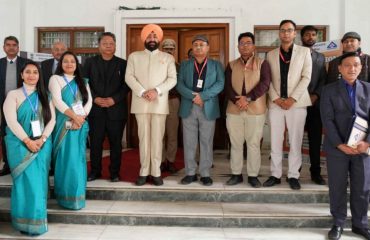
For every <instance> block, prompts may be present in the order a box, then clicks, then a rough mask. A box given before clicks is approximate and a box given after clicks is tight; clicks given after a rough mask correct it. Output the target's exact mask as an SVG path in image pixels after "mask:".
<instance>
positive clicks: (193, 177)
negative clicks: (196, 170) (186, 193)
mask: <svg viewBox="0 0 370 240" xmlns="http://www.w3.org/2000/svg"><path fill="white" fill-rule="evenodd" d="M196 181H198V178H197V175H186V176H185V177H184V178H183V179H181V184H183V185H187V184H190V183H192V182H196Z"/></svg>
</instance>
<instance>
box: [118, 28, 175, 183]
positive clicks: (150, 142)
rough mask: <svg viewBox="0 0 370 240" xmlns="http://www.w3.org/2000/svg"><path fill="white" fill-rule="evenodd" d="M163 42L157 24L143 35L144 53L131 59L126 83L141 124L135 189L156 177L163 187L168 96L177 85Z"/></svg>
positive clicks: (173, 62)
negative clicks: (162, 49)
mask: <svg viewBox="0 0 370 240" xmlns="http://www.w3.org/2000/svg"><path fill="white" fill-rule="evenodd" d="M162 38H163V31H162V29H161V28H160V27H159V26H158V25H155V24H148V25H146V26H145V27H144V28H143V30H142V31H141V40H142V41H143V43H144V46H145V50H144V51H137V52H134V53H132V54H130V56H129V57H128V62H127V68H126V78H125V79H126V83H127V85H128V86H129V87H130V88H131V89H132V102H131V113H134V114H135V117H136V120H137V124H138V135H139V142H140V143H139V148H140V164H141V168H140V176H139V178H138V179H137V181H136V185H138V186H142V185H144V184H145V183H146V180H147V177H148V176H149V175H151V176H152V177H153V183H154V185H156V186H159V185H162V184H163V180H162V178H161V170H160V165H161V160H162V145H163V141H162V140H163V135H164V131H165V123H166V115H167V114H168V92H169V90H170V89H171V88H173V87H174V86H175V85H176V67H175V59H174V58H173V56H171V55H170V54H168V53H164V52H161V51H159V50H158V47H159V43H160V41H161V40H162Z"/></svg>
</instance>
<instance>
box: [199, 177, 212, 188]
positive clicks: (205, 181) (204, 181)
mask: <svg viewBox="0 0 370 240" xmlns="http://www.w3.org/2000/svg"><path fill="white" fill-rule="evenodd" d="M200 181H201V182H202V184H203V185H204V186H211V185H212V184H213V181H212V178H210V177H201V178H200Z"/></svg>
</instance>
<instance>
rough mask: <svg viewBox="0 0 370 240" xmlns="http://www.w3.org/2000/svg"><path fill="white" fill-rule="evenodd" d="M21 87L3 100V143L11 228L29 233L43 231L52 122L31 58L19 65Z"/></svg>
mask: <svg viewBox="0 0 370 240" xmlns="http://www.w3.org/2000/svg"><path fill="white" fill-rule="evenodd" d="M20 75H21V76H20V79H22V80H23V84H22V83H19V84H18V85H21V86H22V85H23V86H22V87H20V88H18V89H16V90H13V91H10V92H9V93H8V95H7V97H6V99H5V102H4V108H3V109H4V116H5V119H6V122H7V128H6V136H5V144H6V151H7V154H8V156H9V166H10V169H11V176H12V179H13V186H12V193H11V218H12V225H13V227H14V228H15V229H17V230H19V231H21V232H22V233H25V234H29V235H38V234H42V233H45V232H47V230H48V226H47V194H48V173H49V167H50V160H51V151H52V143H51V138H49V135H50V134H51V132H52V131H53V128H54V125H55V112H54V106H53V103H52V102H51V101H49V98H48V95H47V92H46V89H45V87H44V82H43V80H42V77H41V74H40V69H39V67H38V66H37V64H36V63H35V62H27V63H26V64H25V66H23V67H22V69H21V72H20Z"/></svg>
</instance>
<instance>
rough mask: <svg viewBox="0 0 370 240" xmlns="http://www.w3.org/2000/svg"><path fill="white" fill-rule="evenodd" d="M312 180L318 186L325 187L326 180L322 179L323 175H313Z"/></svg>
mask: <svg viewBox="0 0 370 240" xmlns="http://www.w3.org/2000/svg"><path fill="white" fill-rule="evenodd" d="M311 180H312V182H314V183H316V184H317V185H325V184H326V182H325V180H324V179H323V178H322V176H321V175H311Z"/></svg>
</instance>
